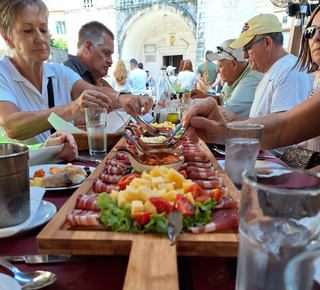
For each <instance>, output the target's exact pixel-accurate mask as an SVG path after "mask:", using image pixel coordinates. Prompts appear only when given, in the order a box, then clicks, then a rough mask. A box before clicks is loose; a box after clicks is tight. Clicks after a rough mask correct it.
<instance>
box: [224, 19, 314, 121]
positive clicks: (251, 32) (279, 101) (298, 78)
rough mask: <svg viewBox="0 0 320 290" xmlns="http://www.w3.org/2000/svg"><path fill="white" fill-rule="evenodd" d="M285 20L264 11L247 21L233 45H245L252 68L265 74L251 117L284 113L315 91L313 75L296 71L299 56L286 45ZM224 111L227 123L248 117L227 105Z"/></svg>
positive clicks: (236, 47)
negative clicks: (240, 114) (235, 112)
mask: <svg viewBox="0 0 320 290" xmlns="http://www.w3.org/2000/svg"><path fill="white" fill-rule="evenodd" d="M281 31H282V28H281V23H280V22H279V20H278V18H277V17H276V16H275V15H273V14H260V15H258V16H256V17H254V18H252V19H250V20H249V21H248V22H247V23H245V25H244V27H243V29H242V32H241V34H240V36H239V38H238V39H236V40H235V41H234V42H233V43H231V44H230V48H232V49H239V48H241V47H242V50H243V57H244V58H245V59H247V60H248V62H249V64H250V67H251V69H252V70H256V71H258V72H261V73H264V74H265V75H264V77H263V79H262V80H261V82H260V84H259V85H258V87H257V90H256V92H255V98H254V101H253V104H252V107H251V110H250V114H249V117H257V116H261V115H266V114H270V113H271V114H272V113H281V112H284V111H287V110H289V109H291V108H292V107H294V106H296V105H297V104H299V103H301V102H302V101H303V100H305V99H307V98H308V96H309V95H310V93H311V91H312V76H311V75H308V74H306V72H304V71H303V72H300V71H299V69H298V68H295V69H293V70H292V67H293V66H294V64H295V62H296V60H297V58H296V57H295V56H293V55H292V54H289V53H287V52H286V51H285V50H284V48H283V34H282V32H281ZM221 111H222V113H223V115H224V117H225V119H226V121H227V122H231V121H240V120H245V119H248V117H244V116H237V115H235V114H233V113H232V112H231V111H229V110H228V109H226V108H224V107H223V108H221Z"/></svg>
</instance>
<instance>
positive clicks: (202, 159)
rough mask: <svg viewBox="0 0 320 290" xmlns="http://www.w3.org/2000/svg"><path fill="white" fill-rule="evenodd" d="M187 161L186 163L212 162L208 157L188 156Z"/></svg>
mask: <svg viewBox="0 0 320 290" xmlns="http://www.w3.org/2000/svg"><path fill="white" fill-rule="evenodd" d="M185 161H186V162H201V163H203V162H210V160H209V158H208V157H207V156H206V157H197V156H188V157H185Z"/></svg>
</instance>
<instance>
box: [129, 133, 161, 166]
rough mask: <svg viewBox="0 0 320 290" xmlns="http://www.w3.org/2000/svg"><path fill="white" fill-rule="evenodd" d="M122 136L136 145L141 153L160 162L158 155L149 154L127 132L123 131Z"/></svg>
mask: <svg viewBox="0 0 320 290" xmlns="http://www.w3.org/2000/svg"><path fill="white" fill-rule="evenodd" d="M123 137H124V138H125V139H127V140H129V141H131V142H132V143H133V144H134V146H136V148H137V149H138V150H140V151H141V152H142V153H144V154H145V155H147V156H148V157H149V158H156V159H157V160H158V162H159V164H162V162H161V160H160V159H159V157H158V156H157V155H155V154H149V153H148V152H147V151H146V150H144V149H143V148H142V147H141V146H140V145H139V144H138V142H136V140H135V139H134V138H133V137H132V136H131V135H130V134H128V133H127V132H123Z"/></svg>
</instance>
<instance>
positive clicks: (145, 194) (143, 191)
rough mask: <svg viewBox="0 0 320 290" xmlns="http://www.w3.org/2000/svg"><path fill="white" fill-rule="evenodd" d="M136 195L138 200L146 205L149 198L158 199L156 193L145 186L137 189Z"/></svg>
mask: <svg viewBox="0 0 320 290" xmlns="http://www.w3.org/2000/svg"><path fill="white" fill-rule="evenodd" d="M137 194H139V197H140V198H139V199H140V200H142V202H143V203H146V202H147V201H148V200H149V198H150V197H158V195H157V193H156V192H155V191H153V190H152V189H151V188H150V187H148V186H146V185H142V186H140V187H139V188H138V189H137Z"/></svg>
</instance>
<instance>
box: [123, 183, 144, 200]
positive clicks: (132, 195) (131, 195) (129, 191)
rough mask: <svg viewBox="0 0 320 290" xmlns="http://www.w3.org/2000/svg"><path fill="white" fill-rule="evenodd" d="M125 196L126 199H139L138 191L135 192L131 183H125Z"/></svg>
mask: <svg viewBox="0 0 320 290" xmlns="http://www.w3.org/2000/svg"><path fill="white" fill-rule="evenodd" d="M125 198H126V200H128V201H132V200H136V199H140V196H139V193H137V189H136V188H135V187H133V186H131V185H127V187H126V190H125Z"/></svg>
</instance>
